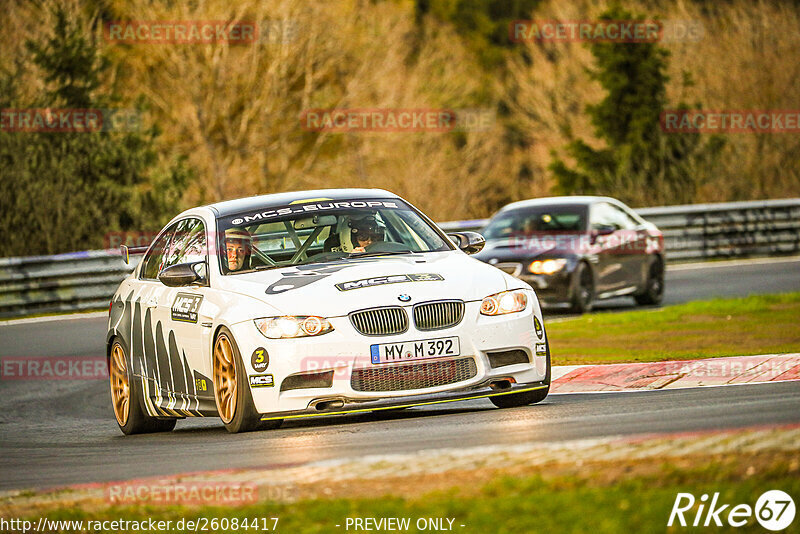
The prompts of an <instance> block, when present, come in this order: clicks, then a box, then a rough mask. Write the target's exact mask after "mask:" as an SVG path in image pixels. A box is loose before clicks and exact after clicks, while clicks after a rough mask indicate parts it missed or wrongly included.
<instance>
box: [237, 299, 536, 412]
mask: <svg viewBox="0 0 800 534" xmlns="http://www.w3.org/2000/svg"><path fill="white" fill-rule="evenodd" d="M409 311H410V308H409ZM479 311H480V302H467V303H465V311H464V318H463V320H462V321H461V323H459V324H458V325H456V326H454V327H452V328H447V329H442V330H435V331H419V330H416V329H415V328H414V325H413V322H412V324H410V325H409V329H408V331H406V332H405V333H403V334H398V335H390V336H381V337H372V336H364V335H361V334H359V333H358V332H357V331H356V330H355V328H354V327H353V325H352V324H351V323H350V320H349V318H348V317H334V318H330V319H329V320H330V322H331V324H332V325H333V327H334V331H332V332H330V333H328V334H324V335H321V336H316V337H305V338H298V339H279V340H270V339H267V338H265V337H264V336H263V335H261V333H260V332H259V331H258V329H257V328H256V327H255V325H254V323H253V322H252V321H245V322H242V323H237V324H235V325H233V326H232V327H231V330H232V332H233V334H234V338H235V339H236V342H237V344H238V346H239V350H240V353H241V355H242V360H243V363H244V365H245V368H246V369H247V373H248V378H249V379H250V378H251V377H254V376H258V375H260V376H262V377H263V376H264V375H266V374H268V375H271V376H270V377H268V378H266V379H264V380H263V384H262V387H251V389H250V391H251V394H252V398H253V402H254V404H255V408H256V410H257V411H258V413H260V414H262V415H263V416H264V417H267V418H273V419H282V418H286V417H305V416H309V415H312V414H313V415H323V414H325V413H328V414H330V413H339V412H343V413H350V412H352V411H354V410H355V411H361V410H365V411H366V410H373V409H379V408H398V407H402V406H405V405H416V404H415V403H416V402H423V403H428V402H433V399H434V398H435V399H441V402H448V401H450V400H461V399H465V398H478V397H485V396H489V395H493V394H503V393H508V392H516V391H520V389H519V388H522V387H524V386H526V385H527V387H539V386H541V385H542V384H543V383H544V381H545V380H546V377H547V376H548V374H547V358H546V356H545V354H544V353H543V352H542V351H541V350H539V351H537V346H538V348H540V349H541V347H542V346H543V345H544V344H546V339H545V334H544V333H543V334H542V336H541V338H540V337H539V336H538V335H537V334H536V332H535V329H534V317H537V318H538V321H540V322H543V319H542V315H541V309H540V307H539V303H538V300H537V299H536V296H535V295H534V294H533V293H531V295H530V298H529V299H528V306H527V308H526V309H525V310H523V311H522V312H519V313H514V314H508V315H502V316H496V317H488V316H483V315H480V313H479ZM453 336H458V338H459V340H460V349H461V350H460V355H459V356H458V357H455V358H454V357H447V358H431V359H419V360H405V361H403V362H402V363H397V364H377V365H376V364H372V363H371V361H370V353H371V351H370V346H371V345H373V344H383V343H410V342H412V341H421V340H425V339H436V338H445V337H453ZM258 350H265V351H266V352H267V353H268V355H269V364H268V366H267V368H266V369H261V370H259V371H256V370H255V369H254V368H253V365H252V358H251V355H252V354H254V353H255V352H256V351H258ZM511 350H519V351H522V352H524V353H525V354H526V355H527V361H526V362H524V363H513V364H510V365H504V366H501V367H494V368H493V367H492V365H491V363H490V359H489V353H495V352H502V351H511ZM465 358H472V359H474V364H475V365H474V368H475V373H474V375H472V376H470V377H469V378H467V379H464V380H460V379H459V380H458V381H453V382H450V383H446V384H438V385H433V386H432V387H424V388H420V389H399V390H394V391H363V390H358V391H357V390H356V389H354V387H353V382H352V381H351V378H353V377H354V371H358V370H361V369H373V370H374V369H389V368H391V367H396V366H399V365H414V364H417V363H418V364H424V363H430V362H448V361H451V360H460V359H465ZM326 371H332V372H333V373H332V374H333V377H332V383H331V385H330V387H310V388H302V389H288V390H285V391H282V387H281V386H282V384H283V382H284V380H286V379H287V378H288V377H291V376H293V375H298V374H307V373H310V372H313V373H323V372H326ZM412 372H413V371H412ZM257 380H259V379H257ZM504 380H506V381H507V382H508V383H510V384H512V389H511V390H508V391H506V390H503V391H498V390H494V389H491V388H490V384H492V383H493V382H501V381H504ZM250 383H251V385H252V382H250ZM265 385H266V387H264V386H265ZM320 405H321V406H323V408H322V409H318V408H317V406H320ZM328 407H332V409H329V408H328Z"/></svg>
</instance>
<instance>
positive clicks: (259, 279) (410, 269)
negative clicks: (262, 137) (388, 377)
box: [220, 252, 522, 317]
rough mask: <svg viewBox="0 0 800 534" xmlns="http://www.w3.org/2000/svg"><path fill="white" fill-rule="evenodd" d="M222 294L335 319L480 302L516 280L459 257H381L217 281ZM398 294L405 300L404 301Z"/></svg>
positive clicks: (294, 312) (282, 310) (292, 312)
mask: <svg viewBox="0 0 800 534" xmlns="http://www.w3.org/2000/svg"><path fill="white" fill-rule="evenodd" d="M220 280H221V283H220V286H221V289H224V290H227V291H231V292H234V293H239V294H242V295H247V296H249V297H254V298H256V299H258V300H261V301H263V302H264V303H266V304H268V305H269V306H271V307H273V308H275V309H277V310H278V312H279V313H280V314H285V315H320V316H324V317H338V316H343V315H347V314H348V313H350V312H351V311H354V310H358V309H363V308H370V307H374V306H391V305H403V304H406V305H408V304H416V303H419V302H424V301H429V300H440V299H461V300H465V301H470V300H481V299H483V298H484V297H486V296H487V295H491V294H493V293H497V292H500V291H505V290H506V289H509V288H510V287H511V286H512V285H513V286H514V287H518V286H519V287H522V286H520V283H519V281H517V280H515V279H514V278H512V277H510V276H508V275H507V274H505V273H503V272H502V271H500V270H499V269H496V268H494V267H492V266H490V265H487V264H485V263H482V262H480V261H477V260H475V259H473V258H471V257H468V256H466V255H464V254H462V253H460V252H432V253H426V254H414V255H403V256H383V257H373V258H369V257H368V258H362V259H357V260H346V261H341V262H336V263H324V264H313V265H300V266H297V267H287V268H282V269H274V270H268V271H259V272H255V273H248V274H240V275H233V276H224V277H220ZM400 295H404V296H408V297H410V300H408V301H407V302H404V301H401V300H400V299H399V297H400Z"/></svg>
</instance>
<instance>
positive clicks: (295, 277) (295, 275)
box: [266, 258, 378, 295]
mask: <svg viewBox="0 0 800 534" xmlns="http://www.w3.org/2000/svg"><path fill="white" fill-rule="evenodd" d="M375 261H378V260H376V259H375V258H359V259H357V260H349V261H346V262H342V263H332V264H331V265H326V266H324V267H321V266H319V265H298V266H297V269H296V270H294V271H283V272H282V273H281V274H282V275H283V278H281V279H280V280H278V281H277V282H273V283H272V284H270V286H269V287H268V288H267V291H266V293H267V295H278V294H280V293H284V292H286V291H291V290H292V289H299V288H301V287H305V286H307V285H308V284H311V283H314V282H318V281H319V280H322V279H323V278H327V277H328V276H330V275H331V274H333V273H335V272H339V271H341V270H342V269H348V268H352V267H357V266H359V265H363V264H365V263H370V262H375Z"/></svg>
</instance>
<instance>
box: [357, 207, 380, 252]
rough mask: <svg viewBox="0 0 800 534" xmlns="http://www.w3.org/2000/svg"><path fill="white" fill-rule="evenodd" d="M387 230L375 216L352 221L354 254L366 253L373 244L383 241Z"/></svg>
mask: <svg viewBox="0 0 800 534" xmlns="http://www.w3.org/2000/svg"><path fill="white" fill-rule="evenodd" d="M385 237H386V230H385V229H384V228H383V226H381V225H380V224H379V223H378V221H377V220H375V217H374V216H373V215H369V216H367V217H364V218H363V219H357V220H352V221H350V242H351V243H353V252H364V251H365V249H366V248H367V247H368V246H370V245H371V244H373V243H377V242H380V241H383V240H384V239H385Z"/></svg>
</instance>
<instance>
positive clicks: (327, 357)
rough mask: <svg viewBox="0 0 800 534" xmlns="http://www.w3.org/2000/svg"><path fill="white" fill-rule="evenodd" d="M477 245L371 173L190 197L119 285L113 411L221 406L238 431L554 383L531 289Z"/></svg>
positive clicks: (142, 427)
mask: <svg viewBox="0 0 800 534" xmlns="http://www.w3.org/2000/svg"><path fill="white" fill-rule="evenodd" d="M482 246H483V238H482V237H481V236H480V235H479V234H475V233H470V232H462V233H458V234H450V235H449V236H448V235H446V234H444V233H443V232H442V231H441V230H440V229H439V228H438V227H437V226H436V225H435V224H434V223H433V222H431V220H430V219H428V218H427V217H426V216H425V215H423V214H422V213H420V212H419V211H418V210H417V209H416V208H414V207H413V206H411V205H410V204H409V203H408V202H406V201H404V200H403V199H401V198H399V197H398V196H396V195H394V194H392V193H389V192H387V191H381V190H374V189H343V190H322V191H307V192H299V193H282V194H275V195H266V196H259V197H251V198H245V199H240V200H233V201H228V202H220V203H218V204H213V205H210V206H204V207H199V208H194V209H190V210H188V211H185V212H183V213H181V214H180V215H178V216H177V217H175V218H174V219H173V220H172V221H171V222H170V223H169V224H167V226H166V227H165V228H164V229H163V230H162V231H161V232H160V233H159V235H158V236H157V237H156V239H155V240H154V241H153V243H152V244H151V245H150V247H149V248H147V251H146V253H145V255H144V257H143V258H142V260H141V261H140V262H139V264H138V266H137V267H136V269H134V271H133V272H132V273H131V274H130V275H129V276H128V277H127V278H126V279H125V280H124V281H123V282H122V283H121V284H120V286H119V289H118V290H117V291H116V293H115V294H114V297H113V300H112V302H111V306H110V311H109V321H108V334H107V347H108V351H107V354H108V358H109V375H110V381H111V399H112V403H113V407H114V413H115V415H116V419H117V422H118V423H119V426H120V428H121V429H122V431H123V432H124V433H125V434H133V433H140V432H156V431H167V430H171V429H172V428H174V426H175V422H176V420H177V419H180V418H184V417H190V416H218V417H220V418H221V419H222V422H223V423H224V424H225V427H226V428H227V429H228V430H229V431H231V432H242V431H247V430H255V429H262V428H275V427H277V426H279V425H280V424H281V422H282V421H283V420H284V419H291V418H302V417H310V416H315V415H331V414H342V413H352V412H360V411H372V410H381V409H398V408H405V407H409V406H418V405H427V404H432V403H437V402H448V401H454V400H463V399H475V398H482V397H488V398H489V399H490V400H491V401H492V402H493V403H494V404H495V405H496V406H499V407H511V406H522V405H527V404H531V403H535V402H539V401H541V400H543V399H544V398H545V397H546V396H547V393H548V390H549V388H550V350H549V344H548V342H547V339H546V334H545V330H544V322H543V320H542V313H541V310H540V308H539V301H538V299H537V298H536V295H535V293H534V292H533V290H532V289H531V287H530V286H529V285H527V284H526V283H525V282H522V281H520V280H518V279H516V278H514V277H512V276H510V275H508V274H506V273H504V272H502V271H500V270H499V269H496V268H495V267H492V266H490V265H487V264H485V263H482V262H480V261H478V260H476V259H473V258H470V257H469V256H468V254H471V253H474V252H477V251H479V250H480V249H481V247H482ZM123 252H124V253H125V254H126V255H127V254H128V253H130V252H143V251H134V250H130V251H129V250H127V249H125V248H124V247H123ZM465 252H466V254H465Z"/></svg>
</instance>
